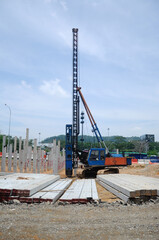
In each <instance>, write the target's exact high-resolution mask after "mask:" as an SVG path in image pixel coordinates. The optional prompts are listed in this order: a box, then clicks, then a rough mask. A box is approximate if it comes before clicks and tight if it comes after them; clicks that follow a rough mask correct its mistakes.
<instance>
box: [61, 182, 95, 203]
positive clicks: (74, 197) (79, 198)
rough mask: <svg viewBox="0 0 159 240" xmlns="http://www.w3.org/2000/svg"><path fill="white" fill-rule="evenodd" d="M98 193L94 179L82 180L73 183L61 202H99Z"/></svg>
mask: <svg viewBox="0 0 159 240" xmlns="http://www.w3.org/2000/svg"><path fill="white" fill-rule="evenodd" d="M97 200H99V198H98V193H97V188H96V183H95V180H94V179H80V180H76V181H74V182H73V183H72V185H71V186H70V187H69V188H68V190H67V191H66V192H65V193H64V195H63V196H62V197H61V198H60V201H65V202H71V203H85V202H90V201H97Z"/></svg>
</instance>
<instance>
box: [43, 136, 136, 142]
mask: <svg viewBox="0 0 159 240" xmlns="http://www.w3.org/2000/svg"><path fill="white" fill-rule="evenodd" d="M83 138H84V142H85V143H93V142H95V141H96V138H95V137H93V136H88V135H84V136H83ZM116 138H121V139H122V140H123V141H125V142H129V141H134V140H140V138H139V137H136V136H135V137H123V136H110V137H103V140H104V141H106V142H107V141H110V142H114V141H116ZM53 139H56V140H57V141H58V140H60V141H65V135H58V136H53V137H48V138H46V139H44V140H43V141H42V143H52V142H53ZM80 139H81V136H79V137H78V140H79V141H80Z"/></svg>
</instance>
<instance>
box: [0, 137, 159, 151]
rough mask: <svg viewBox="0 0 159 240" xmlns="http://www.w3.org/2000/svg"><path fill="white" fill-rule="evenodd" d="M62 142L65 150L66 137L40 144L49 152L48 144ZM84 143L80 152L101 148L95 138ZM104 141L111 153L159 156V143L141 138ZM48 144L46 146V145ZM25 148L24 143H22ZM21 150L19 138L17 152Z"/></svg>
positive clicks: (81, 144)
mask: <svg viewBox="0 0 159 240" xmlns="http://www.w3.org/2000/svg"><path fill="white" fill-rule="evenodd" d="M55 138H56V140H57V141H58V140H60V142H61V148H65V135H59V136H53V137H50V138H47V139H45V140H43V141H42V142H41V143H40V144H41V145H42V147H43V148H44V150H46V151H49V148H48V147H47V143H53V139H55ZM83 139H84V141H81V136H79V138H78V147H79V150H83V149H90V148H93V147H100V145H99V143H98V142H97V141H96V138H95V137H92V136H86V135H84V136H83ZM103 140H104V142H105V144H106V146H107V147H108V149H109V151H110V152H113V151H116V149H119V151H120V152H138V153H143V152H146V153H147V154H148V155H159V142H148V143H145V142H144V141H141V140H140V138H139V137H123V136H111V137H103ZM2 142H3V135H0V152H1V151H2ZM10 143H11V144H13V146H14V138H13V137H10ZM7 144H8V136H6V145H7ZM45 144H46V145H45ZM29 146H33V139H30V140H29ZM22 147H23V142H22ZM18 149H19V138H17V150H18Z"/></svg>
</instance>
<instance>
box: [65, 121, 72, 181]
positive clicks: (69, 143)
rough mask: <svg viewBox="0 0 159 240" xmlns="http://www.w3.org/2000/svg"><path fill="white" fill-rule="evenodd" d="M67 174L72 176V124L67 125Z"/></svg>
mask: <svg viewBox="0 0 159 240" xmlns="http://www.w3.org/2000/svg"><path fill="white" fill-rule="evenodd" d="M65 148H66V149H65V150H66V151H65V154H66V176H68V177H71V176H72V168H73V166H72V125H71V124H67V125H66V146H65Z"/></svg>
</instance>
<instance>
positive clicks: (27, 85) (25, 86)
mask: <svg viewBox="0 0 159 240" xmlns="http://www.w3.org/2000/svg"><path fill="white" fill-rule="evenodd" d="M21 84H22V86H23V87H24V88H31V85H29V84H27V83H26V81H21Z"/></svg>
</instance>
